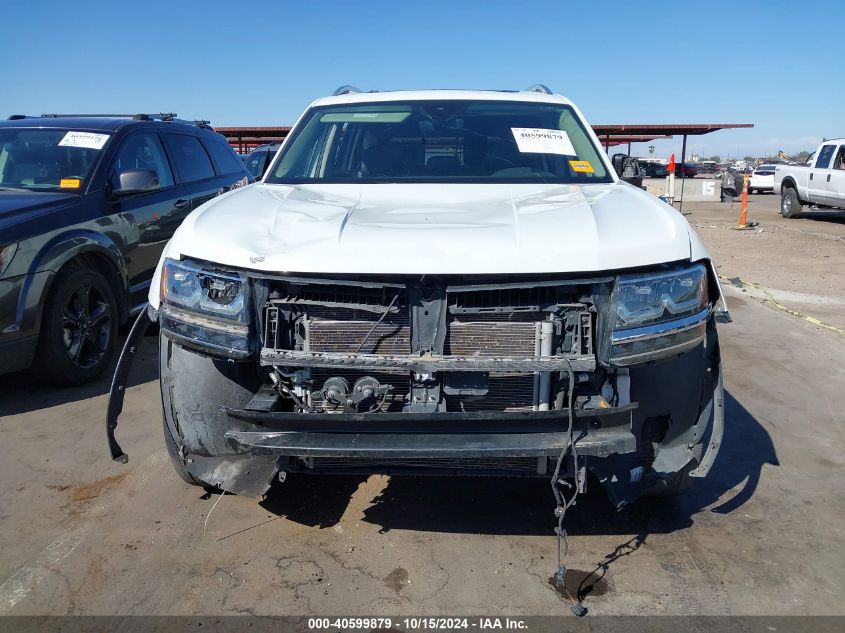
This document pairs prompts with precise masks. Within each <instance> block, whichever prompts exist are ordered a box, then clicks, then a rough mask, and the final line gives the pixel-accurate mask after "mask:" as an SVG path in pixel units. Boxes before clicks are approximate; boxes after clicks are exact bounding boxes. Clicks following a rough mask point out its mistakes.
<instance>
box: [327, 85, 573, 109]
mask: <svg viewBox="0 0 845 633" xmlns="http://www.w3.org/2000/svg"><path fill="white" fill-rule="evenodd" d="M444 99H449V100H477V101H478V100H480V101H519V102H525V103H555V104H561V105H569V106H571V105H574V104H573V103H572V102H571V101H570V100H569V99H567V98H566V97H564V96H562V95H556V94H546V93H544V92H537V91H534V90H452V89H443V90H392V91H389V92H347V93H344V94H341V95H337V96H331V97H322V98H320V99H317V100H315V101H314V102H312V103H311V106H312V107H314V106H326V105H344V104H352V103H384V102H390V101H438V100H444Z"/></svg>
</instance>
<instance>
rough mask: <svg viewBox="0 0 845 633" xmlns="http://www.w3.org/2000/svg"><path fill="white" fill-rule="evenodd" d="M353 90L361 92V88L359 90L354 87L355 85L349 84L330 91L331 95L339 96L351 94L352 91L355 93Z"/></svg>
mask: <svg viewBox="0 0 845 633" xmlns="http://www.w3.org/2000/svg"><path fill="white" fill-rule="evenodd" d="M355 92H361V90H359V89H358V88H356V87H355V86H349V85H346V86H341V87H340V88H338V89H337V90H335V91H334V92H333V93H332V96H333V97H339V96H340V95H351V94H353V93H355Z"/></svg>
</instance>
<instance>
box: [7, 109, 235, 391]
mask: <svg viewBox="0 0 845 633" xmlns="http://www.w3.org/2000/svg"><path fill="white" fill-rule="evenodd" d="M249 180H250V175H249V172H248V171H247V170H246V168H245V167H244V165H243V163H242V162H241V160H240V159H239V158H238V156H237V154H235V152H234V151H233V150H232V148H231V147H230V146H229V144H228V143H227V142H226V139H225V138H224V137H223V136H221V135H220V134H218V133H216V132H215V131H214V130H213V129H212V128H211V127H209V125H208V122H207V121H182V120H179V119H176V118H175V115H172V114H170V115H167V114H162V115H146V114H139V115H42V116H40V117H30V116H21V115H15V116H12V117H9V120H6V121H0V374H3V373H7V372H11V371H16V370H21V369H26V368H27V367H30V366H32V367H33V369H34V370H35V372H36V373H37V374H38V376H40V377H42V378H43V379H45V380H47V381H49V382H53V383H57V384H65V385H74V384H81V383H84V382H87V381H89V380H92V379H93V378H95V377H96V376H97V375H99V374H100V372H102V371H103V370H104V369H105V368H106V367H107V366H108V364H109V361H110V360H111V358H112V355H113V353H114V347H115V337H116V335H117V328H118V326H119V325H120V324H121V323H123V322H125V321H126V320H128V319H129V318H130V316H132V315H133V314H135V313H137V311H139V310H140V309H141V308H142V307H143V305H144V303H145V301H146V296H147V291H148V289H149V284H150V280H151V279H152V275H153V271H154V270H155V267H156V264H157V263H158V260H159V257H160V255H161V252H162V249H163V248H164V245H165V244H166V243H167V240H168V239H169V238H170V236H171V235H172V234H173V231H175V230H176V227H178V226H179V224H180V223H181V222H182V220H183V219H184V218H185V216H186V215H187V214H188V213H190V211H191V210H192V209H194V208H196V207H197V206H199V205H200V204H202V203H203V202H205V201H206V200H209V199H210V198H212V197H214V196H217V195H219V194H221V193H223V192H225V191H228V190H230V189H233V188H235V187H240V186H243V185H246V184H248V183H249Z"/></svg>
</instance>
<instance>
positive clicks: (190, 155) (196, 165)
mask: <svg viewBox="0 0 845 633" xmlns="http://www.w3.org/2000/svg"><path fill="white" fill-rule="evenodd" d="M164 138H165V139H166V143H167V147H168V148H169V149H170V154H171V155H172V156H173V161H174V162H175V163H176V171H177V172H178V173H179V177H180V178H181V179H182V182H195V181H197V180H205V179H206V178H213V177H214V167H212V166H211V159H210V158H209V157H208V154H207V153H206V151H205V149H203V146H202V145H201V144H200V142H199V139H197V138H196V137H195V136H188V135H187V134H166V135H165V137H164Z"/></svg>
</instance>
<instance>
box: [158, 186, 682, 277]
mask: <svg viewBox="0 0 845 633" xmlns="http://www.w3.org/2000/svg"><path fill="white" fill-rule="evenodd" d="M165 254H166V256H168V257H174V258H175V257H180V256H185V257H192V258H197V259H203V260H208V261H213V262H220V263H224V264H226V265H229V266H235V267H243V268H248V269H253V270H260V271H265V272H318V273H376V274H378V273H382V274H385V273H390V274H473V273H476V274H477V273H494V274H495V273H547V272H586V271H597V270H615V269H621V268H631V267H635V266H643V265H648V264H655V263H660V262H668V261H677V260H682V259H688V258H689V257H690V229H689V225H688V224H687V222H686V220H684V218H683V217H682V216H681V215H680V214H679V213H678V212H677V211H675V210H674V209H673V208H672V207H671V206H669V205H667V204H665V203H663V202H661V201H660V200H658V199H657V198H655V197H654V196H652V195H650V194H647V193H645V192H644V191H642V190H639V189H636V188H634V187H631V186H629V185H627V184H624V183H617V184H608V185H586V186H576V185H475V184H473V185H463V184H449V185H411V184H384V185H380V184H379V185H375V184H370V185H303V186H286V185H263V184H255V185H251V186H249V187H246V188H243V189H239V190H235V191H232V192H230V193H228V194H225V195H223V196H220V197H219V198H216V199H215V200H212V201H211V202H209V203H207V204H205V205H203V206H202V207H200V208H199V209H197V210H196V211H194V212H193V213H192V214H191V215H190V216H188V218H187V219H186V220H185V222H184V223H183V224H182V226H181V227H180V228H179V229H178V231H177V232H176V234H175V235H174V236H173V238H172V240H171V241H170V243H169V244H168V247H167V249H166V251H165ZM154 287H155V286H154Z"/></svg>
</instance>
